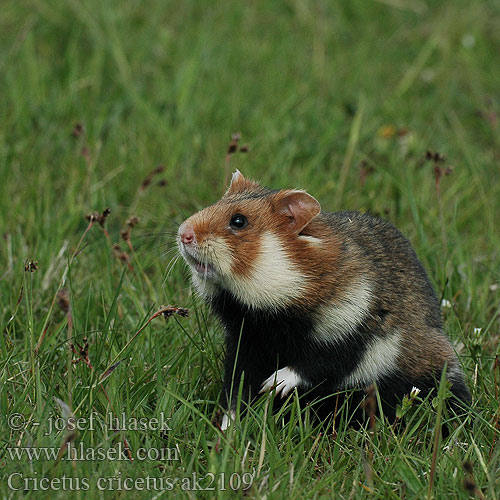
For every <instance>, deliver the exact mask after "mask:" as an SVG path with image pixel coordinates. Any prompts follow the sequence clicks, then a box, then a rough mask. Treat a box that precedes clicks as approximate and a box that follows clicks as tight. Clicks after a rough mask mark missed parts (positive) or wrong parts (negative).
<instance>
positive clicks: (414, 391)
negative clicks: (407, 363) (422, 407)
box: [410, 386, 420, 399]
mask: <svg viewBox="0 0 500 500" xmlns="http://www.w3.org/2000/svg"><path fill="white" fill-rule="evenodd" d="M419 394H420V389H419V388H418V387H415V386H413V387H412V388H411V391H410V398H411V399H415V398H416V397H417V396H418V395H419Z"/></svg>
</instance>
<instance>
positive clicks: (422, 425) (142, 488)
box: [0, 0, 500, 500]
mask: <svg viewBox="0 0 500 500" xmlns="http://www.w3.org/2000/svg"><path fill="white" fill-rule="evenodd" d="M499 53H500V6H499V4H498V2H496V1H495V0H469V1H462V0H457V1H451V0H450V1H432V2H431V1H427V0H384V1H373V2H362V1H358V0H353V1H347V0H346V1H339V2H328V1H301V0H288V1H285V0H283V1H277V0H276V1H274V0H273V1H271V0H267V1H255V2H235V1H234V2H233V1H227V2H222V1H220V2H215V1H214V2H195V1H194V0H186V1H183V2H165V1H162V0H148V1H145V2H141V1H139V0H132V1H129V2H118V1H97V0H88V1H85V2H82V1H76V0H47V1H45V0H34V1H30V2H28V1H26V0H20V1H9V0H7V1H5V2H3V3H2V14H1V16H0V96H1V98H0V327H1V337H0V368H1V371H0V388H1V393H0V415H1V417H0V418H1V420H2V424H1V445H0V477H1V478H2V481H1V483H0V492H1V495H2V498H21V497H22V498H45V497H50V498H77V499H78V498H122V497H125V496H126V497H129V498H167V497H174V498H215V497H217V498H243V497H248V498H266V499H281V498H289V499H301V500H302V499H306V498H307V499H309V498H339V499H340V498H342V499H344V498H345V499H348V498H380V499H386V498H418V499H420V498H428V497H429V498H430V497H433V498H439V499H450V498H470V497H477V498H495V495H496V496H497V497H498V494H499V493H498V492H499V491H500V479H499V476H500V444H499V443H500V428H499V423H498V418H499V415H498V412H499V404H500V402H499V397H500V396H499V391H500V365H499V364H497V365H496V366H495V356H497V355H498V353H499V346H500V321H499V310H500V309H499V298H500V255H499V248H500V230H499V216H500V180H499V179H500V171H499V162H500V124H499V123H498V114H499V113H500V93H499V89H500V70H499V65H498V62H499V60H498V57H499V56H498V54H499ZM236 132H238V133H240V134H241V140H240V145H248V152H246V153H244V152H237V153H235V154H233V155H232V156H231V157H226V151H227V147H228V143H229V141H230V139H231V134H233V133H236ZM427 151H430V152H431V153H432V154H430V155H427V156H432V158H427V157H426V153H427ZM435 153H438V155H436V154H435ZM439 155H443V156H444V158H442V156H439ZM159 166H162V167H163V169H161V168H157V167H159ZM235 168H239V169H240V170H241V171H242V172H243V173H244V174H245V175H246V176H248V177H251V178H255V179H259V180H261V181H262V182H263V183H264V184H267V185H269V186H271V187H301V188H305V189H307V190H308V191H309V192H310V193H311V194H313V195H314V196H315V197H316V198H318V199H319V200H320V202H321V204H322V206H323V208H324V209H325V210H329V211H333V210H338V209H357V210H361V211H371V212H375V213H378V214H380V215H382V216H384V217H386V218H388V219H389V220H391V221H393V222H394V223H395V224H396V225H397V226H398V227H399V228H400V229H401V230H402V231H403V232H404V233H405V234H406V235H407V236H408V237H409V239H410V240H411V242H412V244H413V245H414V247H415V249H416V251H417V254H418V255H419V257H420V258H421V260H422V262H423V263H424V265H425V267H426V269H427V270H428V271H429V274H430V276H431V278H432V280H433V283H434V284H435V286H436V290H437V292H438V295H439V296H440V298H441V299H442V300H443V314H444V318H445V323H446V330H447V332H448V333H449V336H450V337H451V339H452V340H453V343H454V346H455V348H456V350H457V353H458V354H459V357H460V360H461V362H462V364H463V367H464V371H465V373H466V377H467V380H468V382H469V384H470V387H471V390H472V392H473V397H474V404H473V409H472V410H471V413H470V417H468V419H467V422H466V425H455V426H454V427H453V428H452V432H451V435H450V437H449V438H447V439H445V440H444V441H443V442H436V437H438V434H436V428H437V427H438V426H437V425H436V422H437V420H439V419H440V418H444V419H445V420H446V419H448V418H450V416H449V415H448V414H447V413H446V412H445V413H444V414H443V412H442V411H441V410H442V406H443V405H442V403H443V399H444V398H445V397H446V391H445V387H443V391H442V393H441V394H440V395H439V397H436V398H435V399H434V400H429V401H426V402H424V403H422V404H420V405H415V404H414V405H413V406H412V407H411V408H408V409H407V413H406V419H405V421H404V423H403V424H402V429H401V430H400V432H398V433H395V432H394V429H393V428H392V427H391V426H390V425H388V424H387V423H385V422H384V421H383V420H378V421H377V422H376V425H375V429H374V431H373V430H370V429H362V430H354V429H351V428H348V427H347V426H346V425H345V424H344V421H342V423H340V424H339V426H338V427H337V428H336V429H332V428H326V429H325V428H318V427H317V426H315V425H312V424H311V423H310V420H309V414H308V410H304V408H302V407H301V405H300V401H297V400H294V399H293V398H292V399H291V400H290V407H291V408H292V413H293V416H292V419H291V420H290V421H289V422H283V421H282V419H280V418H279V416H273V415H271V414H270V413H269V412H268V411H267V408H268V404H269V398H268V397H263V398H262V400H261V401H260V402H259V403H258V404H257V405H256V406H255V407H254V408H253V410H252V412H251V413H250V414H249V415H248V416H246V417H245V418H242V419H241V422H239V423H238V424H237V425H235V426H233V427H231V428H230V430H229V431H228V432H227V433H226V434H222V433H221V432H220V431H219V430H218V429H217V426H216V425H215V424H214V423H213V422H215V421H216V417H218V415H219V414H218V411H219V408H218V405H217V400H218V395H219V392H220V390H221V376H222V357H223V345H222V332H221V328H220V326H219V325H218V324H217V322H216V321H215V320H214V318H213V317H212V316H211V315H210V313H209V311H208V309H207V308H206V307H205V306H204V305H203V304H202V303H201V302H200V300H199V299H198V298H197V297H196V295H195V294H194V293H193V290H192V289H191V287H190V283H189V277H188V272H187V270H186V269H185V268H184V266H183V264H182V262H181V261H180V260H176V257H177V254H176V249H175V244H174V235H175V232H176V230H177V224H178V223H179V222H181V221H182V220H183V219H184V217H186V216H187V215H189V214H191V213H193V212H194V211H196V210H198V209H200V208H202V207H203V206H205V205H206V204H209V203H212V202H214V201H216V200H217V199H218V197H219V196H220V195H221V194H222V192H223V191H224V189H225V183H226V181H227V176H228V173H229V172H230V171H231V170H233V169H235ZM155 169H156V170H155ZM148 176H149V177H148ZM148 180H149V181H150V182H149V184H148ZM108 207H109V208H110V210H111V213H110V214H109V216H108V217H107V219H106V221H105V224H104V228H103V227H102V226H101V225H100V224H99V221H96V222H93V220H91V221H90V223H89V220H86V218H85V216H86V215H87V214H90V213H92V212H95V211H97V212H99V213H102V212H103V211H104V210H105V209H106V208H108ZM132 216H137V217H138V219H139V220H138V223H137V224H136V225H135V226H134V227H131V228H130V227H129V231H128V233H127V234H128V235H129V237H127V235H124V236H125V238H124V237H122V236H121V234H120V233H121V231H124V230H125V231H126V230H127V227H128V226H127V221H128V220H130V218H131V217H132ZM126 232H127V231H126ZM127 238H128V239H127ZM116 245H118V246H116ZM30 263H31V264H30ZM35 268H36V269H35ZM26 269H27V270H26ZM165 304H174V305H177V306H180V307H184V308H188V309H189V317H188V318H184V317H182V316H179V315H174V316H173V317H171V318H170V319H168V321H166V320H164V319H163V318H161V317H158V318H155V319H153V320H151V322H150V323H148V324H147V325H146V323H147V322H148V319H149V318H150V317H151V316H152V315H153V314H154V313H155V312H156V311H157V310H158V308H159V307H160V306H161V305H165ZM142 327H144V328H143V329H142V330H140V329H141V328H142ZM139 330H140V331H139ZM137 332H139V333H138V334H137V335H136V333H137ZM85 339H87V340H85ZM86 342H87V343H88V347H87V346H85V343H86ZM69 344H75V352H72V351H71V349H70V347H69ZM77 344H79V345H80V346H81V348H80V347H78V345H77ZM78 359H80V361H76V360H78ZM116 363H119V364H116ZM71 415H73V416H74V417H75V419H77V422H78V424H79V425H78V427H79V429H75V430H71V429H69V428H62V429H61V426H60V424H61V417H64V418H67V417H68V416H71ZM110 415H111V418H117V417H120V418H122V415H124V416H125V418H126V419H127V420H126V422H122V423H125V427H126V428H127V430H125V431H116V430H114V428H116V427H117V426H116V425H115V426H112V425H110V424H111V422H109V418H110ZM162 417H163V418H165V419H168V420H166V428H164V429H163V431H159V430H157V427H158V424H157V423H155V420H154V419H161V418H162ZM78 419H79V420H78ZM134 419H137V420H134ZM138 419H143V420H141V421H139V420H138ZM134 422H135V423H136V424H137V426H139V427H140V428H139V430H133V424H134ZM54 426H55V427H56V428H53V427H54ZM67 443H70V446H73V447H74V448H75V449H76V451H75V454H74V455H72V456H68V455H67V454H59V455H58V450H59V449H60V447H64V446H66V444H67ZM21 448H24V449H21ZM127 449H128V450H129V452H130V454H131V455H132V456H133V458H134V460H133V461H130V460H129V456H128V453H129V452H127ZM16 450H17V451H16ZM40 450H41V451H40ZM44 450H45V451H44ZM113 450H115V451H113ZM76 452H78V453H76ZM115 452H116V455H113V453H115ZM16 453H17V454H16ZM29 453H32V454H33V455H32V456H31V458H30V457H29V456H28V454H29ZM37 453H39V456H37V455H36V454H37ZM148 453H149V454H148ZM45 454H46V455H45ZM195 480H199V481H198V484H196V483H195ZM161 481H163V482H161ZM170 486H171V488H170ZM210 487H212V488H215V490H214V491H208V490H207V488H210ZM148 488H149V489H148ZM170 489H171V491H169V490H170ZM24 490H26V491H24ZM64 490H72V491H64Z"/></svg>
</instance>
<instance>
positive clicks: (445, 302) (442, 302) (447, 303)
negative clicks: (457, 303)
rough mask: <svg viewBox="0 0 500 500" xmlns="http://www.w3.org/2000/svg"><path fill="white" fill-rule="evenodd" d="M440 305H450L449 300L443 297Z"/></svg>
mask: <svg viewBox="0 0 500 500" xmlns="http://www.w3.org/2000/svg"><path fill="white" fill-rule="evenodd" d="M441 307H451V302H450V301H449V300H446V299H443V300H442V301H441Z"/></svg>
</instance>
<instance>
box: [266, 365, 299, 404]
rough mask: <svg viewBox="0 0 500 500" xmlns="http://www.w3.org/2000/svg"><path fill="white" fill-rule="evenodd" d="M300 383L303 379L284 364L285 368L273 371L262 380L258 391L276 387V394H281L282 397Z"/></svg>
mask: <svg viewBox="0 0 500 500" xmlns="http://www.w3.org/2000/svg"><path fill="white" fill-rule="evenodd" d="M302 383H303V381H302V379H301V378H300V377H299V375H297V373H295V372H294V371H293V370H292V369H291V368H288V366H285V368H281V369H280V370H277V371H275V372H274V373H273V374H272V375H271V376H270V377H268V378H266V380H264V382H263V383H262V386H261V389H260V393H262V392H265V391H270V390H271V389H274V388H276V394H281V397H282V398H284V397H285V396H286V395H287V394H288V393H290V392H291V391H293V389H294V388H295V387H298V386H299V385H301V384H302Z"/></svg>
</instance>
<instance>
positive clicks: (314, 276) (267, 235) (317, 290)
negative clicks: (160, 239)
mask: <svg viewBox="0 0 500 500" xmlns="http://www.w3.org/2000/svg"><path fill="white" fill-rule="evenodd" d="M235 215H241V216H244V217H245V219H246V221H247V224H246V225H245V227H244V228H241V229H237V228H235V227H233V226H232V225H231V220H232V217H234V216H235ZM186 228H189V229H192V231H193V232H194V235H195V241H194V242H193V243H192V244H190V245H189V248H187V246H186V245H184V246H182V245H181V252H183V255H184V256H185V257H186V254H187V258H186V260H187V261H188V263H190V264H193V262H190V260H189V259H190V258H192V259H194V260H197V261H199V262H201V263H204V264H207V265H206V266H205V267H203V266H202V267H198V272H197V271H196V269H195V271H194V272H193V278H194V282H195V284H196V285H197V286H198V288H199V289H200V290H201V291H202V293H203V292H204V293H206V294H210V293H211V292H212V291H213V290H214V289H213V287H214V286H215V287H217V286H219V287H223V288H226V289H227V290H229V291H230V292H231V293H233V295H235V296H236V297H237V298H238V299H239V300H241V301H242V302H243V303H245V304H246V305H247V306H249V307H251V308H269V309H274V308H280V307H283V306H286V305H299V303H300V304H301V305H303V306H305V307H308V306H312V305H313V304H317V303H318V302H321V295H324V294H325V291H326V290H328V289H330V290H331V287H332V286H333V285H334V284H335V283H338V282H339V276H336V275H334V270H335V265H334V262H335V260H336V259H337V257H338V253H339V242H338V241H337V240H336V239H335V236H334V235H333V234H332V231H331V229H329V228H328V227H327V226H326V224H324V222H323V221H322V216H321V207H320V204H319V202H318V201H317V200H316V199H315V198H313V197H312V196H311V195H309V194H308V193H306V192H304V191H300V190H279V191H274V190H270V189H267V188H265V187H262V186H260V184H258V183H256V182H254V181H251V180H248V179H245V177H244V176H243V175H242V174H241V173H240V172H239V171H236V172H235V174H233V177H232V181H231V185H230V186H229V188H228V190H227V191H226V193H225V194H224V196H223V197H222V198H221V200H219V201H218V202H217V203H215V204H214V205H212V206H209V207H207V208H205V209H204V210H201V211H200V212H198V213H196V214H194V215H193V216H191V217H190V218H189V219H188V220H186V221H185V222H184V223H183V224H182V225H181V228H180V229H179V234H181V233H182V231H185V230H186ZM192 267H193V266H192ZM200 270H201V271H202V272H199V271H200ZM205 270H206V271H207V272H206V273H204V272H203V271H205ZM318 276H322V279H321V280H318Z"/></svg>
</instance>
